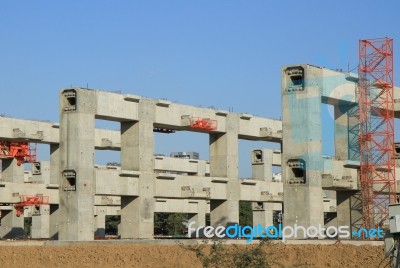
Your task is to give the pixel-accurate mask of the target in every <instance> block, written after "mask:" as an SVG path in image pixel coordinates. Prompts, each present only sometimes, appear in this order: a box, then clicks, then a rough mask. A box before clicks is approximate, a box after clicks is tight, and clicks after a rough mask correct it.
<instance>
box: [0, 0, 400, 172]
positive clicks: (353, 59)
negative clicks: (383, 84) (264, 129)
mask: <svg viewBox="0 0 400 268" xmlns="http://www.w3.org/2000/svg"><path fill="white" fill-rule="evenodd" d="M376 10H379V12H375V11H376ZM399 12H400V2H398V1H395V0H389V1H385V4H382V3H381V4H378V3H377V2H376V1H371V0H367V1H362V2H359V1H339V0H337V1H293V0H292V1H290V0H287V1H266V0H264V1H256V0H252V1H235V0H230V1H228V0H225V1H223V0H221V1H215V0H214V1H211V0H202V1H200V0H197V1H195V0H186V1H183V0H182V1H174V0H170V1H161V0H159V1H151V0H150V1H63V2H61V1H9V0H2V1H1V2H0V36H1V44H0V92H1V93H2V94H1V100H2V102H1V103H2V105H1V108H0V114H6V115H8V116H12V117H19V118H31V119H44V120H50V121H58V120H59V119H58V114H59V113H58V93H59V89H60V88H62V87H68V86H70V85H73V86H86V85H88V86H89V88H98V89H105V90H111V91H122V92H126V93H132V94H137V95H142V96H147V97H150V98H168V99H169V100H172V101H178V102H181V103H185V104H192V105H203V106H206V107H207V106H214V107H218V108H222V109H229V108H233V110H234V111H237V112H247V113H251V114H255V115H260V116H264V117H271V118H279V117H280V116H281V106H280V101H281V99H280V68H281V66H282V65H285V64H296V63H310V64H314V65H322V66H326V67H328V68H333V69H336V68H342V69H347V66H348V65H349V66H350V68H354V67H355V66H356V65H357V62H358V40H359V39H365V38H374V37H385V36H389V37H392V38H394V39H395V49H396V51H397V47H398V45H397V44H398V40H399V35H400V30H399V29H400V28H399V27H398V25H399V23H400V21H399V15H398V14H399ZM398 64H399V61H398V57H396V59H395V66H399V65H398ZM399 69H400V66H399V68H397V70H399ZM398 74H399V71H396V72H395V77H400V76H399V75H398ZM396 84H397V85H400V82H399V83H396ZM325 118H327V119H329V116H327V115H326V114H325V116H324V119H325ZM327 124H328V125H331V123H329V122H328V123H327ZM110 127H111V128H117V127H118V126H110ZM325 137H326V139H327V140H329V139H331V137H329V135H328V134H326V136H324V138H325ZM182 140H183V141H182ZM207 144H208V139H207V137H206V135H200V136H199V135H198V134H191V135H189V134H183V133H180V134H178V135H176V136H175V137H173V136H168V137H166V136H160V135H157V136H156V151H157V152H160V153H166V154H168V153H169V152H170V151H182V150H185V151H190V150H196V151H199V152H200V154H201V158H203V159H204V158H208V156H207V154H208V148H205V147H207ZM260 146H266V147H270V146H273V145H271V144H267V143H251V142H241V143H240V156H239V158H240V174H241V176H243V177H248V176H250V162H249V161H250V160H249V159H250V150H251V149H252V148H255V147H260ZM175 148H176V149H175ZM329 150H330V149H329V146H325V151H326V152H327V153H330V152H329ZM115 157H117V156H116V154H111V155H105V154H104V153H99V156H98V161H99V162H107V159H109V158H110V159H111V161H112V160H114V159H113V158H115ZM44 158H46V157H45V156H44Z"/></svg>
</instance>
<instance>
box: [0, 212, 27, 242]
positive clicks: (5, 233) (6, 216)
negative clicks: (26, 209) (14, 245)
mask: <svg viewBox="0 0 400 268" xmlns="http://www.w3.org/2000/svg"><path fill="white" fill-rule="evenodd" d="M23 236H25V230H24V216H23V215H21V216H20V217H17V216H16V214H15V210H2V211H1V220H0V238H3V239H13V238H21V237H23Z"/></svg>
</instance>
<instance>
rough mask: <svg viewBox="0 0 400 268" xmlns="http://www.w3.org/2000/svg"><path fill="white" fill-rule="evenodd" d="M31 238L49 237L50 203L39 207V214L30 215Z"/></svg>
mask: <svg viewBox="0 0 400 268" xmlns="http://www.w3.org/2000/svg"><path fill="white" fill-rule="evenodd" d="M31 237H32V238H50V205H42V206H40V207H39V214H38V215H32V227H31Z"/></svg>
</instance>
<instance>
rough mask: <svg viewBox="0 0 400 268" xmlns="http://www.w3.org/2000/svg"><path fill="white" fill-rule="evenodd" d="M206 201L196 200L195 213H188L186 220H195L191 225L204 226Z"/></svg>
mask: <svg viewBox="0 0 400 268" xmlns="http://www.w3.org/2000/svg"><path fill="white" fill-rule="evenodd" d="M206 214H207V202H206V201H205V200H199V201H198V207H197V213H189V217H188V222H189V223H191V222H196V224H193V225H192V227H195V228H197V227H199V226H206Z"/></svg>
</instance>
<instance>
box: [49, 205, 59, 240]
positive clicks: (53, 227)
mask: <svg viewBox="0 0 400 268" xmlns="http://www.w3.org/2000/svg"><path fill="white" fill-rule="evenodd" d="M60 214H61V210H60V209H59V206H58V205H55V204H51V205H50V230H49V238H50V239H53V240H57V239H58V230H59V222H60V218H61V215H60Z"/></svg>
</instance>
